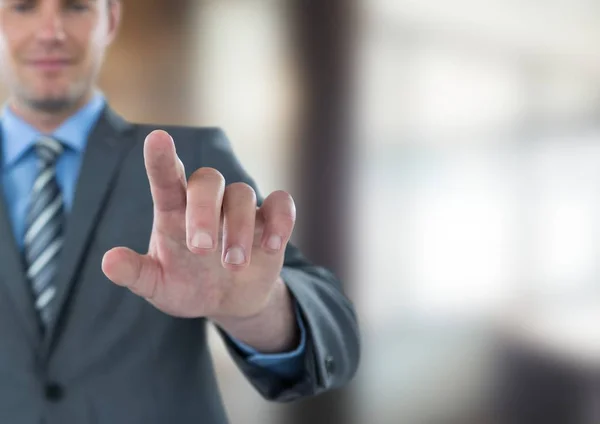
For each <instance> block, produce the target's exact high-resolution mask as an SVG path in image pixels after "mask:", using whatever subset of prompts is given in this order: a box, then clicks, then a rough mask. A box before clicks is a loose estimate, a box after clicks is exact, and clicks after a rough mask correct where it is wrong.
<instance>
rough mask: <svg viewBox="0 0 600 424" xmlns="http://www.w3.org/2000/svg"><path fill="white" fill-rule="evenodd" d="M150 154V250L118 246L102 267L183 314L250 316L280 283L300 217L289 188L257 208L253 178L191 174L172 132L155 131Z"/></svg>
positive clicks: (160, 306) (173, 312) (147, 147)
mask: <svg viewBox="0 0 600 424" xmlns="http://www.w3.org/2000/svg"><path fill="white" fill-rule="evenodd" d="M144 161H145V165H146V170H147V173H148V179H149V182H150V189H151V193H152V198H153V201H154V222H153V228H152V233H151V237H150V244H149V248H148V252H147V253H145V254H140V253H137V252H134V251H133V250H131V249H129V248H126V247H115V248H113V249H111V250H109V251H108V252H106V254H105V255H104V258H103V261H102V270H103V272H104V273H105V274H106V276H107V277H108V278H109V279H110V280H111V281H113V282H114V283H115V284H118V285H120V286H124V287H127V288H129V289H130V290H131V291H132V292H133V293H135V294H137V295H139V296H141V297H143V298H145V299H146V300H147V301H148V302H150V303H151V304H152V305H154V306H155V307H157V308H158V309H160V310H161V311H163V312H165V313H167V314H170V315H173V316H178V317H208V318H215V319H225V320H227V319H238V320H239V319H242V320H243V319H251V318H252V317H255V316H258V315H259V314H261V312H262V311H264V310H265V308H267V306H268V304H269V302H270V301H271V298H272V297H274V296H273V294H274V292H275V291H276V290H275V289H276V288H277V287H278V286H282V285H283V282H282V281H281V279H280V277H279V275H280V272H281V269H282V266H283V260H284V252H285V247H286V245H287V243H288V241H289V238H290V236H291V234H292V231H293V227H294V222H295V216H296V212H295V206H294V202H293V200H292V198H291V196H290V195H289V194H287V193H286V192H283V191H276V192H274V193H272V194H270V195H269V196H268V197H267V198H266V199H265V200H264V202H263V204H262V205H261V207H260V208H257V204H256V193H255V192H254V190H253V189H252V187H250V186H249V185H247V184H244V183H233V184H230V185H227V186H226V182H225V179H224V178H223V175H221V173H219V172H218V171H217V170H215V169H212V168H200V169H198V170H196V171H195V172H194V173H193V174H192V175H191V177H190V179H189V180H187V179H186V175H185V170H184V167H183V163H182V162H181V160H180V159H179V157H178V156H177V154H176V151H175V145H174V143H173V139H172V138H171V137H170V135H169V134H167V133H166V132H164V131H154V132H152V133H151V134H150V135H149V136H148V137H147V138H146V141H145V144H144Z"/></svg>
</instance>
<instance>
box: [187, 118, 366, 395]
mask: <svg viewBox="0 0 600 424" xmlns="http://www.w3.org/2000/svg"><path fill="white" fill-rule="evenodd" d="M205 131H206V130H205ZM199 138H201V139H202V142H200V143H198V144H197V145H198V146H200V157H199V162H200V163H199V166H202V167H204V166H209V167H213V168H215V169H217V170H219V172H221V173H222V174H223V176H224V177H225V181H226V184H231V183H233V182H245V183H247V184H249V185H250V186H252V187H253V188H254V189H255V191H256V193H257V198H258V200H259V203H260V202H261V201H262V197H261V195H260V194H259V191H258V189H257V187H256V184H255V182H254V181H253V179H252V178H251V177H250V176H249V175H248V174H247V173H246V172H245V171H244V169H243V167H242V166H241V164H240V163H239V161H238V159H237V158H236V156H235V154H234V152H233V150H232V148H231V145H230V143H229V141H228V139H227V137H226V135H225V133H224V132H223V131H222V130H220V129H212V130H210V133H209V134H206V133H205V134H203V136H202V137H196V139H199ZM281 276H282V279H283V281H284V282H285V283H286V285H287V287H288V288H289V290H290V292H291V293H292V295H293V297H294V299H295V302H296V304H297V306H298V310H299V313H300V314H301V317H302V321H303V323H304V325H305V330H306V348H305V351H304V357H303V360H302V369H301V372H300V373H299V376H300V377H299V378H294V379H292V380H289V379H285V378H283V377H282V376H281V375H278V374H277V373H273V372H270V371H269V370H268V369H265V368H264V367H260V366H256V365H253V364H252V363H251V362H249V361H247V360H246V356H245V355H244V352H241V351H240V350H239V349H238V348H237V347H236V346H235V345H234V344H233V343H231V341H230V340H228V338H227V337H225V334H223V333H222V332H221V335H222V336H223V338H224V340H225V345H226V346H227V349H228V352H229V353H230V354H231V355H232V357H233V360H234V362H235V363H236V365H237V366H238V368H239V369H240V370H241V371H242V373H243V374H244V375H245V377H246V378H247V379H248V380H249V382H250V383H251V384H252V385H253V387H254V388H255V389H256V390H257V391H258V392H259V393H260V394H261V395H262V396H263V397H264V398H265V399H267V400H273V401H279V402H286V401H291V400H295V399H298V398H302V397H307V396H314V395H318V394H320V393H322V392H324V391H327V390H331V389H335V388H339V387H341V386H343V385H344V384H346V383H347V382H349V381H350V380H351V379H352V377H353V376H354V374H355V372H356V370H357V367H358V363H359V357H360V337H359V328H358V321H357V317H356V313H355V310H354V307H353V305H352V303H351V302H350V300H349V299H348V298H347V297H346V296H345V294H344V293H343V290H342V286H341V284H340V281H339V280H338V279H337V278H336V276H334V275H333V273H331V272H330V271H329V270H327V269H325V268H323V267H321V266H317V265H315V264H313V263H310V262H309V261H308V260H307V259H306V258H305V257H304V256H303V254H302V253H301V252H300V250H299V249H298V248H297V247H295V246H293V245H292V244H288V246H287V248H286V252H285V261H284V266H283V270H282V274H281ZM219 331H220V330H219Z"/></svg>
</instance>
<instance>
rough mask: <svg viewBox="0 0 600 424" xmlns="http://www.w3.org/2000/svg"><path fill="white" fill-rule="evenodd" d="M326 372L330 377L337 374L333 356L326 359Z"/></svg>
mask: <svg viewBox="0 0 600 424" xmlns="http://www.w3.org/2000/svg"><path fill="white" fill-rule="evenodd" d="M325 371H327V374H328V375H330V376H331V375H332V374H333V373H334V372H335V361H334V360H333V356H331V355H328V356H326V357H325Z"/></svg>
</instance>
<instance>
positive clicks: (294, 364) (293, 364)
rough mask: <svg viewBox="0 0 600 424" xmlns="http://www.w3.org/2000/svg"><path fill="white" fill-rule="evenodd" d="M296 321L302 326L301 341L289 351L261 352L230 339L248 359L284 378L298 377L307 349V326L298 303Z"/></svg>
mask: <svg viewBox="0 0 600 424" xmlns="http://www.w3.org/2000/svg"><path fill="white" fill-rule="evenodd" d="M295 309H296V322H297V323H298V327H299V328H300V343H299V344H298V346H297V347H296V348H295V349H294V350H292V351H289V352H283V353H268V354H267V353H260V352H258V351H256V350H255V349H254V348H252V347H251V346H248V345H247V344H245V343H243V342H241V341H239V340H237V339H235V338H233V337H231V336H229V339H230V340H231V341H232V342H233V343H234V344H235V345H236V347H238V348H239V349H240V351H241V352H242V353H244V354H246V355H247V357H246V361H248V362H249V363H251V364H253V365H256V366H258V367H261V368H265V369H268V370H269V371H272V372H274V373H276V374H278V375H279V376H281V377H284V378H296V377H299V375H300V374H301V373H302V369H303V367H304V351H305V350H306V327H305V325H304V320H303V319H302V315H301V314H300V310H299V308H298V305H296V308H295Z"/></svg>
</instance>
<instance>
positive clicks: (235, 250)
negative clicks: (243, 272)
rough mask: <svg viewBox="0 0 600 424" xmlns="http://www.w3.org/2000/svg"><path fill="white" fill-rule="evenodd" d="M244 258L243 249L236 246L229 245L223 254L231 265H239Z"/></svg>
mask: <svg viewBox="0 0 600 424" xmlns="http://www.w3.org/2000/svg"><path fill="white" fill-rule="evenodd" d="M245 260H246V259H245V257H244V249H242V248H241V247H238V246H235V247H230V248H229V250H227V254H226V255H225V262H227V263H228V264H231V265H241V264H243V263H244V261H245Z"/></svg>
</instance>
